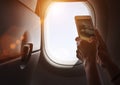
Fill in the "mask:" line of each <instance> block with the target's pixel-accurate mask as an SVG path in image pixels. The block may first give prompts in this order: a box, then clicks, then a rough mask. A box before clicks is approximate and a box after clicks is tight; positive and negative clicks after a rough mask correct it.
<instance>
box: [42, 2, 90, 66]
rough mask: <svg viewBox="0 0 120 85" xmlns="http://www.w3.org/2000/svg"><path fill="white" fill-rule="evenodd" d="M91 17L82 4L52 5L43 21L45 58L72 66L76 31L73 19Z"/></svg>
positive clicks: (74, 57)
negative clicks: (79, 16) (82, 16)
mask: <svg viewBox="0 0 120 85" xmlns="http://www.w3.org/2000/svg"><path fill="white" fill-rule="evenodd" d="M77 15H91V13H90V11H89V9H88V7H87V5H86V4H85V3H83V2H71V3H65V2H64V3H57V2H56V3H52V4H51V5H50V6H49V8H48V10H47V13H46V19H45V29H44V30H45V31H44V32H45V33H44V34H45V50H46V53H47V55H48V56H47V57H49V59H50V60H52V61H53V62H55V63H57V64H61V65H74V64H76V63H77V61H78V59H77V57H76V49H77V48H76V42H75V37H77V36H78V35H77V29H76V25H75V20H74V17H75V16H77Z"/></svg>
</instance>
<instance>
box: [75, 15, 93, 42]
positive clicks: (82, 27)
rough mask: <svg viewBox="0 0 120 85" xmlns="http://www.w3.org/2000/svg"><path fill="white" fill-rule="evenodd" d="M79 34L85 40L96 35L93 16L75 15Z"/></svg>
mask: <svg viewBox="0 0 120 85" xmlns="http://www.w3.org/2000/svg"><path fill="white" fill-rule="evenodd" d="M75 23H76V27H77V32H78V36H79V37H80V38H81V39H83V40H87V41H88V40H89V38H90V37H92V36H95V31H94V26H93V22H92V18H91V16H75Z"/></svg>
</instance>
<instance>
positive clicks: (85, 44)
mask: <svg viewBox="0 0 120 85" xmlns="http://www.w3.org/2000/svg"><path fill="white" fill-rule="evenodd" d="M76 41H77V51H76V52H77V57H78V58H79V59H80V60H82V61H83V63H84V64H85V65H86V64H95V63H96V54H97V40H96V38H95V37H91V38H90V39H89V41H86V40H82V39H80V38H79V37H77V38H76Z"/></svg>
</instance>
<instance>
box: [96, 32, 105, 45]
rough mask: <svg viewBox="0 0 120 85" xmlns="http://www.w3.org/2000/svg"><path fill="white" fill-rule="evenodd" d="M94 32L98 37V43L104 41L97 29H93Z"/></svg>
mask: <svg viewBox="0 0 120 85" xmlns="http://www.w3.org/2000/svg"><path fill="white" fill-rule="evenodd" d="M95 34H96V37H97V39H98V41H99V42H100V44H102V43H104V41H103V39H102V37H101V36H100V33H99V32H98V30H95Z"/></svg>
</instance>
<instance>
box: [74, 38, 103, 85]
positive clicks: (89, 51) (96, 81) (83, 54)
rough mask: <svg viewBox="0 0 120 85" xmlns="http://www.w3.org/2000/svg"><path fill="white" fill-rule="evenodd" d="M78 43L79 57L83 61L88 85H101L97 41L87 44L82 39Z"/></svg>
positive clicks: (78, 39)
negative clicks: (97, 60) (97, 63)
mask: <svg viewBox="0 0 120 85" xmlns="http://www.w3.org/2000/svg"><path fill="white" fill-rule="evenodd" d="M76 41H77V45H78V47H77V48H78V49H77V57H78V58H79V59H80V60H82V61H83V65H84V68H85V72H86V76H87V81H88V85H101V83H100V78H99V74H98V69H97V66H96V54H97V42H96V40H92V41H91V42H87V41H84V40H80V38H77V39H76Z"/></svg>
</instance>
